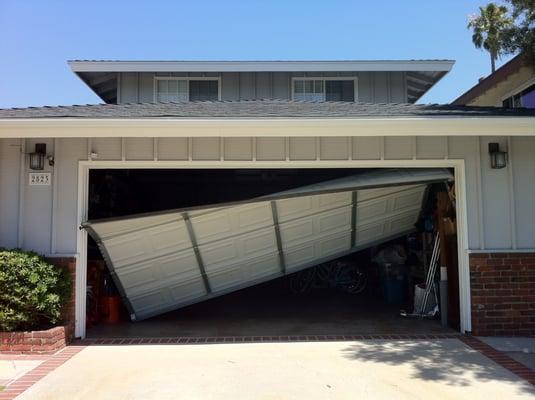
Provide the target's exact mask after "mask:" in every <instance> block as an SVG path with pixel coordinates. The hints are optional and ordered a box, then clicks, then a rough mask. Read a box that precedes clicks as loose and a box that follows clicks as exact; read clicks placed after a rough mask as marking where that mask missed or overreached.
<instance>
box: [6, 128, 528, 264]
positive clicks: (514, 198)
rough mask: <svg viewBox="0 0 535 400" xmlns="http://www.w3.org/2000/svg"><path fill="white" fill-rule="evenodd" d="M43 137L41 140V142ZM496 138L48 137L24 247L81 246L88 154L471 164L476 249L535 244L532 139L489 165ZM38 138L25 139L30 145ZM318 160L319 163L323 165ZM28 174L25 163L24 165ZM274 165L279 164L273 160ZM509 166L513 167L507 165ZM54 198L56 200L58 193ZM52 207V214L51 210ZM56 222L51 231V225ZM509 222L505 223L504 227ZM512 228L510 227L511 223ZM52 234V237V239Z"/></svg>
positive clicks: (9, 236) (12, 196) (12, 193)
mask: <svg viewBox="0 0 535 400" xmlns="http://www.w3.org/2000/svg"><path fill="white" fill-rule="evenodd" d="M40 141H42V140H40ZM491 141H497V142H499V143H500V144H501V146H502V147H503V148H506V146H507V145H508V143H507V140H505V139H504V138H493V137H481V138H478V137H449V138H446V137H433V138H431V137H425V138H424V137H388V136H387V137H353V138H348V137H322V138H315V137H292V138H273V137H261V138H241V137H240V138H232V137H230V138H218V137H213V138H189V139H188V138H157V139H152V138H126V139H120V138H98V139H96V138H93V139H57V140H56V141H54V140H46V141H45V142H46V143H47V148H48V149H49V150H50V152H52V153H53V152H54V148H53V146H54V143H56V144H57V158H56V166H55V167H54V168H52V167H49V166H47V167H46V168H47V170H49V171H51V172H55V173H57V174H58V176H57V181H58V187H57V188H56V190H53V188H52V187H51V186H49V187H35V186H34V187H29V186H28V184H27V174H25V176H24V182H23V185H24V192H25V200H24V203H23V205H24V210H23V215H24V219H23V221H22V222H23V223H22V226H23V237H24V243H23V244H24V247H25V248H28V249H34V250H37V251H40V252H43V253H47V254H48V253H50V252H51V251H55V252H57V253H74V252H75V250H76V248H75V247H76V243H75V237H76V225H77V221H76V208H77V204H76V202H77V200H76V199H77V166H78V161H79V160H83V159H87V154H88V153H89V152H95V153H97V154H98V158H97V159H96V160H95V161H94V162H95V163H98V162H99V161H100V160H102V161H106V160H121V159H123V158H124V160H126V161H140V160H155V159H156V160H162V161H172V160H176V161H184V160H191V163H192V164H191V166H192V167H194V166H195V162H202V161H221V160H222V161H229V162H234V161H244V162H248V161H249V162H251V164H249V166H251V167H253V166H254V162H255V160H256V161H274V162H276V161H285V160H289V161H295V162H296V164H295V166H296V167H299V161H303V160H319V161H322V160H351V159H352V160H382V159H385V160H410V159H416V160H433V159H437V160H438V159H444V158H450V159H462V160H464V163H465V166H466V187H467V217H468V235H469V237H468V241H469V246H470V248H471V249H502V248H503V249H509V248H517V249H523V248H524V249H533V248H535V239H534V238H535V212H534V208H533V199H534V198H535V185H533V184H532V177H533V176H535V161H534V158H533V156H532V155H533V154H534V153H535V138H527V137H526V138H519V137H515V138H512V139H511V149H509V152H510V166H509V167H508V168H505V169H502V170H492V169H490V167H489V165H488V164H489V158H488V151H487V145H488V143H489V142H491ZM18 143H19V142H18V140H15V141H14V140H6V139H3V140H0V198H1V199H2V201H1V202H0V246H8V247H13V246H14V245H15V244H16V240H17V226H18V219H17V216H18V193H19V190H18V185H19V178H18V176H19V173H18V168H19V164H20V159H19V157H20V153H19V146H18ZM34 144H35V141H34V140H27V141H26V145H27V148H28V149H31V148H32V146H34ZM320 165H321V164H318V166H320ZM25 166H26V167H25V168H26V170H25V172H26V173H27V172H28V170H27V168H28V167H27V161H26V162H25ZM273 166H274V167H276V163H275V164H273ZM509 168H512V170H509ZM54 196H56V198H54ZM53 210H54V211H53ZM52 223H54V229H51V224H52ZM504 227H505V228H504ZM509 227H511V228H509ZM52 235H54V240H52Z"/></svg>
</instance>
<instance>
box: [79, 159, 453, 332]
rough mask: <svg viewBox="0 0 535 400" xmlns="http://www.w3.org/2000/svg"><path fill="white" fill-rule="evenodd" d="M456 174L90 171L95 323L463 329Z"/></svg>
mask: <svg viewBox="0 0 535 400" xmlns="http://www.w3.org/2000/svg"><path fill="white" fill-rule="evenodd" d="M452 177H453V173H452V171H448V170H432V169H429V170H426V169H418V170H410V169H406V170H389V169H363V168H358V169H357V168H352V169H349V168H344V169H332V168H330V169H217V170H216V169H198V170H195V169H181V170H177V169H94V170H90V175H89V199H88V219H89V222H88V224H87V225H86V229H88V231H89V232H90V237H89V241H88V260H87V267H88V268H87V271H88V272H87V273H88V276H87V317H86V325H87V328H88V331H87V335H88V337H94V338H95V337H177V336H195V337H200V336H202V337H206V336H210V337H212V336H266V335H267V336H275V335H278V336H280V335H355V334H357V335H358V334H433V333H444V332H454V331H455V330H458V329H459V293H458V292H459V290H458V273H457V249H456V243H457V240H456V222H455V221H456V214H455V185H454V181H453V178H452ZM173 224H175V225H173ZM225 224H226V225H225ZM379 228H380V229H379ZM166 229H167V230H166ZM155 232H157V234H158V235H160V234H161V233H162V232H166V233H165V235H163V236H162V235H160V236H158V235H157V236H154V233H155ZM437 233H439V236H440V240H439V243H440V246H439V247H437V248H435V246H434V244H435V242H436V237H437ZM179 237H180V238H179ZM234 237H239V238H240V239H239V240H233V239H232V238H234ZM155 238H156V239H155ZM175 239H176V242H175ZM150 241H152V242H155V243H152V245H151V246H152V247H151V250H146V249H145V248H143V246H144V245H145V244H146V243H147V242H150ZM129 246H130V247H129ZM180 246H182V247H183V249H182V248H181V250H180V251H178V250H177V252H178V253H180V257H179V256H177V257H173V256H172V254H173V253H174V251H175V249H178V248H179V247H180ZM149 253H150V254H149ZM186 254H187V256H186ZM182 256H184V257H182ZM188 257H189V258H188ZM433 258H435V259H436V260H437V262H436V264H435V265H436V267H435V269H434V270H433V271H431V273H429V270H430V269H431V268H430V267H431V265H432V260H433ZM440 266H442V267H443V268H442V271H440ZM177 268H179V269H180V268H182V269H183V272H184V274H183V275H181V276H180V275H175V274H174V271H176V269H177ZM170 271H172V272H170ZM441 272H442V274H441ZM431 275H432V276H431ZM441 275H442V279H443V280H445V278H446V275H447V280H448V285H447V295H445V294H446V293H445V292H446V289H445V288H446V286H445V285H444V284H443V285H442V291H443V292H444V293H441V292H440V287H441V286H440V279H441ZM193 276H195V277H196V279H193V278H192V277H193ZM429 277H431V278H429ZM173 280H174V281H173ZM426 280H427V282H428V283H429V285H428V286H427V287H429V290H427V291H426V290H425V288H426V286H425V283H426ZM186 282H187V284H186ZM442 283H443V282H442ZM423 296H424V297H425V296H427V300H426V302H425V307H424V308H422V297H423ZM441 300H442V301H441ZM441 311H442V312H443V314H444V313H447V318H445V320H444V319H443V320H442V321H441V314H440V312H441ZM415 313H416V314H418V315H413V314H415Z"/></svg>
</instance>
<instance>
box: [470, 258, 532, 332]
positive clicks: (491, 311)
mask: <svg viewBox="0 0 535 400" xmlns="http://www.w3.org/2000/svg"><path fill="white" fill-rule="evenodd" d="M470 287H471V298H472V334H473V335H479V336H532V335H535V253H474V254H470Z"/></svg>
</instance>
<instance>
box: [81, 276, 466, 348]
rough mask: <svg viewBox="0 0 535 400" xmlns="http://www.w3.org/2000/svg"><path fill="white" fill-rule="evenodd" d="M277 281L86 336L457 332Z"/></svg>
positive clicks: (368, 297) (369, 300) (366, 302)
mask: <svg viewBox="0 0 535 400" xmlns="http://www.w3.org/2000/svg"><path fill="white" fill-rule="evenodd" d="M285 284H286V281H285V280H284V279H279V280H276V281H272V282H268V283H266V284H263V285H258V286H255V287H251V288H249V289H245V290H241V291H239V292H234V293H231V294H229V295H226V296H222V297H219V298H216V299H212V300H209V301H205V302H202V303H199V304H196V305H193V306H189V307H186V308H183V309H181V310H177V311H174V312H171V313H167V314H164V315H161V316H158V317H154V318H150V319H147V320H144V321H139V322H135V323H131V322H123V323H119V324H115V325H104V324H101V325H97V326H95V327H93V328H91V329H88V337H89V338H104V337H105V338H114V337H115V338H118V337H121V338H125V337H176V336H183V337H188V336H191V337H200V336H211V337H213V336H269V335H271V336H276V335H369V334H438V333H455V332H456V331H454V330H453V329H447V328H443V327H442V326H441V325H440V323H439V321H435V320H420V319H412V318H411V319H407V318H403V317H400V316H399V310H400V307H401V306H399V305H388V304H385V303H384V301H383V300H382V299H381V295H380V294H378V293H373V292H372V293H364V294H362V295H356V296H352V295H346V294H344V293H340V292H336V291H332V290H321V289H318V290H315V291H312V292H311V293H309V294H305V295H293V294H291V293H290V292H289V290H288V289H287V288H286V286H285Z"/></svg>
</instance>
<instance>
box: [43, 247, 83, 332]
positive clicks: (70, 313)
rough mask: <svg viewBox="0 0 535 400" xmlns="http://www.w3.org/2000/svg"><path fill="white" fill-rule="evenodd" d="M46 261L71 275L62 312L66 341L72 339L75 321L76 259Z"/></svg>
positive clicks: (51, 259) (65, 258)
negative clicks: (68, 296)
mask: <svg viewBox="0 0 535 400" xmlns="http://www.w3.org/2000/svg"><path fill="white" fill-rule="evenodd" d="M47 261H48V262H49V263H51V264H53V265H56V266H57V267H60V268H65V269H67V270H68V271H69V274H70V275H71V285H72V291H71V298H70V300H69V301H68V303H67V304H66V306H65V309H64V311H63V313H64V317H63V320H64V324H65V327H66V330H67V331H66V338H67V341H71V340H72V339H74V324H75V321H76V316H75V310H76V293H75V287H76V259H75V258H74V257H62V258H47Z"/></svg>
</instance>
